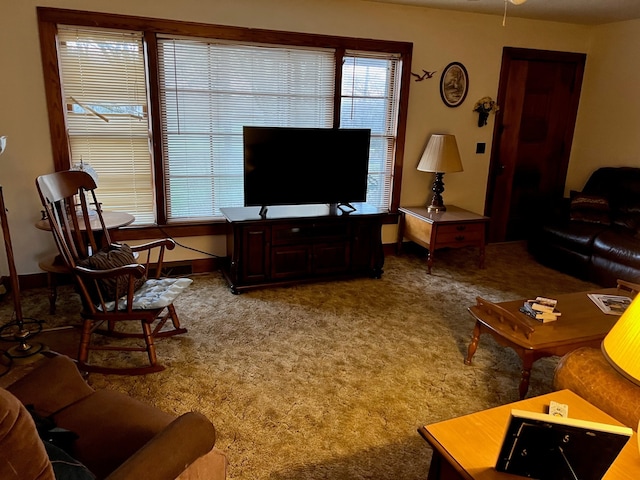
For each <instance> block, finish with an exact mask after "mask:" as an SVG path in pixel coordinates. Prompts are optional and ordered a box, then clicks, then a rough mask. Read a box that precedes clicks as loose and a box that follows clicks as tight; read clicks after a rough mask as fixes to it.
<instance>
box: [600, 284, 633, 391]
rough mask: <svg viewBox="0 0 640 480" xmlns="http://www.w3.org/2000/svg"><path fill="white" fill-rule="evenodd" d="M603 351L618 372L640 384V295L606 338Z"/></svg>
mask: <svg viewBox="0 0 640 480" xmlns="http://www.w3.org/2000/svg"><path fill="white" fill-rule="evenodd" d="M602 353H603V354H604V356H605V357H606V358H607V360H608V361H609V363H610V364H611V365H613V367H614V368H615V369H616V370H618V372H620V373H621V374H622V375H623V376H625V377H626V378H628V379H629V380H631V381H632V382H633V383H635V384H636V385H640V295H637V296H636V298H635V299H634V300H633V302H631V305H629V306H628V307H627V309H626V310H625V311H624V313H623V314H622V315H621V316H620V319H619V320H618V321H617V322H616V324H615V325H614V326H613V328H612V329H611V330H610V331H609V333H608V334H607V336H606V337H605V338H604V340H603V342H602Z"/></svg>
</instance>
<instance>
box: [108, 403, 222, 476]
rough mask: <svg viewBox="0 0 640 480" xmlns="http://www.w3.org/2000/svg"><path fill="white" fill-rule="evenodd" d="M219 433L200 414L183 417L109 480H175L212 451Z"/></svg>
mask: <svg viewBox="0 0 640 480" xmlns="http://www.w3.org/2000/svg"><path fill="white" fill-rule="evenodd" d="M215 440H216V430H215V427H214V426H213V424H212V423H211V422H210V421H209V420H208V419H207V417H205V416H204V415H202V414H201V413H197V412H189V413H185V414H183V415H181V416H180V417H178V418H177V419H175V420H174V421H173V422H171V423H170V424H169V425H167V427H166V428H165V429H164V430H162V431H161V432H160V433H158V434H157V435H156V436H155V437H153V438H152V439H151V440H150V441H149V442H148V443H147V444H146V445H145V446H143V447H142V448H141V449H140V450H138V451H137V452H136V453H135V454H134V455H132V456H131V457H130V458H129V459H128V460H127V461H126V462H124V463H123V464H122V465H121V466H120V467H118V469H116V470H115V471H114V472H112V473H111V474H110V475H109V476H108V477H107V479H108V480H128V479H131V478H154V479H157V480H163V479H167V480H169V479H171V480H172V479H175V478H176V477H177V476H178V475H180V473H182V472H183V471H184V470H185V469H186V468H187V467H188V466H189V465H191V464H192V463H193V462H195V461H196V460H197V459H198V458H200V457H202V456H203V455H205V454H207V453H208V452H210V451H211V450H212V449H213V446H214V444H215Z"/></svg>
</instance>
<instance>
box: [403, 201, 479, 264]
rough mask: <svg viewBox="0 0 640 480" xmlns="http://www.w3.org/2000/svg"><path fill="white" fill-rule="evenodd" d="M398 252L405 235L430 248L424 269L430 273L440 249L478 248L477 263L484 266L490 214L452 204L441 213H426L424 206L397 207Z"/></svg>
mask: <svg viewBox="0 0 640 480" xmlns="http://www.w3.org/2000/svg"><path fill="white" fill-rule="evenodd" d="M398 211H399V212H400V223H399V225H398V251H400V250H401V249H402V241H403V239H404V238H408V239H409V240H411V241H413V242H415V243H417V244H418V245H420V246H422V247H424V248H426V249H428V250H429V256H428V257H427V269H428V271H429V273H431V267H432V266H433V262H434V254H435V251H436V250H438V249H440V248H445V247H449V248H461V247H478V249H479V251H480V258H479V260H478V266H479V267H480V268H483V267H484V250H485V231H486V228H487V224H488V223H489V217H485V216H482V215H478V214H475V213H473V212H469V211H468V210H464V209H462V208H460V207H456V206H454V205H447V210H446V211H444V212H429V211H428V210H427V208H426V207H400V208H399V209H398Z"/></svg>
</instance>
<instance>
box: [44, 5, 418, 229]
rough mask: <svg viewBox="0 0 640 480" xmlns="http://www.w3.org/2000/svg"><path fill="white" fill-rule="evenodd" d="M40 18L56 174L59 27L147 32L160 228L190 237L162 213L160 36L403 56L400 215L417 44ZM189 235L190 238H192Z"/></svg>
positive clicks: (143, 21) (61, 155)
mask: <svg viewBox="0 0 640 480" xmlns="http://www.w3.org/2000/svg"><path fill="white" fill-rule="evenodd" d="M37 16H38V31H39V35H40V49H41V57H42V65H43V76H44V85H45V95H46V101H47V111H48V118H49V129H50V135H51V146H52V151H53V160H54V167H55V170H57V171H58V170H66V169H68V168H70V154H69V144H68V140H67V135H66V126H65V120H64V112H63V108H62V107H63V98H62V91H61V90H62V89H61V84H60V72H59V69H58V60H57V51H56V40H55V39H56V32H57V25H58V24H64V25H76V26H88V27H98V28H113V29H122V30H137V31H142V32H144V38H145V44H146V48H147V49H148V52H147V57H148V59H147V61H148V65H149V97H150V105H149V108H150V109H151V112H150V114H151V118H152V123H151V130H152V145H153V147H152V148H153V157H154V166H153V170H154V171H153V174H154V182H155V193H156V208H157V215H158V223H159V225H162V228H163V229H167V228H169V229H171V230H175V231H176V232H183V233H184V232H190V231H191V230H193V231H196V232H199V231H202V228H201V227H200V226H199V224H198V223H194V224H190V225H191V227H186V226H171V225H165V224H166V212H165V211H164V210H163V209H164V208H166V207H165V206H166V202H165V199H164V185H163V182H164V180H163V175H162V170H163V168H162V164H161V159H162V155H161V154H160V149H161V148H162V142H161V138H160V133H159V132H160V127H159V122H160V117H159V115H158V114H157V112H158V111H159V94H158V90H159V85H158V76H157V72H158V69H157V48H156V37H155V35H156V34H160V33H163V34H174V35H186V36H195V37H203V38H219V39H226V40H236V41H246V42H260V43H273V44H282V45H298V46H309V47H327V48H335V49H336V51H338V52H344V50H369V51H377V52H384V53H397V54H400V55H401V56H402V74H401V75H402V86H401V91H400V105H399V116H398V129H397V135H396V138H397V143H396V158H395V162H394V171H393V187H392V188H393V190H392V192H393V193H392V199H391V205H390V211H391V212H392V213H395V212H397V209H398V207H399V204H400V187H401V183H402V167H403V156H404V144H405V136H406V122H407V110H408V104H409V85H410V78H411V74H410V70H411V56H412V49H413V44H412V43H411V42H399V41H386V40H376V39H366V38H351V37H340V36H333V35H321V34H306V33H295V32H284V31H275V30H264V29H254V28H245V27H230V26H223V25H213V24H204V23H196V22H184V21H177V20H167V19H157V18H146V17H137V16H127V15H119V14H111V13H97V12H86V11H80V10H68V9H58V8H49V7H37ZM340 55H342V53H340ZM337 70H340V69H337ZM338 90H339V89H338ZM338 93H339V92H338ZM338 98H339V95H338ZM338 101H339V100H338ZM156 132H158V133H156ZM160 207H162V208H160ZM209 223H211V225H210V227H211V230H213V231H217V230H219V227H215V225H216V223H217V222H209ZM154 228H157V227H148V228H145V227H140V228H138V229H136V228H132V229H126V230H127V231H130V230H131V231H134V230H140V231H144V230H150V231H152V230H153V229H154ZM205 230H209V228H206V229H205ZM188 234H189V235H190V234H191V233H188Z"/></svg>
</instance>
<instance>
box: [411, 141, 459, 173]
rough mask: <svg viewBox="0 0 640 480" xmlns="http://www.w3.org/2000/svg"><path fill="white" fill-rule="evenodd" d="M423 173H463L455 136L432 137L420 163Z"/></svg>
mask: <svg viewBox="0 0 640 480" xmlns="http://www.w3.org/2000/svg"><path fill="white" fill-rule="evenodd" d="M418 170H420V171H421V172H441V173H452V172H461V171H462V161H461V160H460V152H459V151H458V143H457V142H456V137H455V136H454V135H442V134H436V135H431V138H430V139H429V143H427V147H426V148H425V149H424V153H423V154H422V157H421V158H420V163H418Z"/></svg>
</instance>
